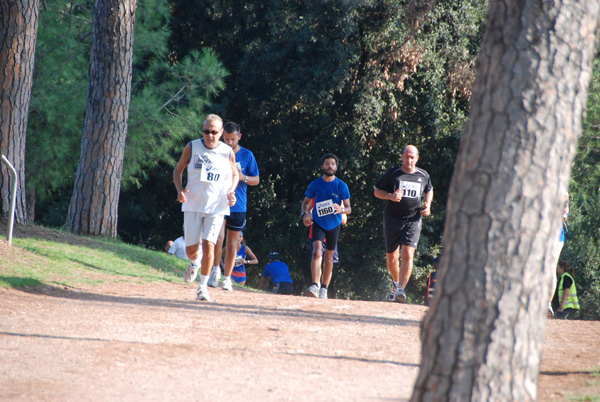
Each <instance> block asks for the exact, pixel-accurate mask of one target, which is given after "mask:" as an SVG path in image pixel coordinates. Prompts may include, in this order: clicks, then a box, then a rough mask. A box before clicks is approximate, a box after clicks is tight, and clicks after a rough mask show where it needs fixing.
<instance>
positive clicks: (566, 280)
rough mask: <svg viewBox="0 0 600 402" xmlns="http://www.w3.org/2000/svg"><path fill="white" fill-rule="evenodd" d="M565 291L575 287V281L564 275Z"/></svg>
mask: <svg viewBox="0 0 600 402" xmlns="http://www.w3.org/2000/svg"><path fill="white" fill-rule="evenodd" d="M562 281H563V289H570V288H571V286H573V280H572V279H571V278H570V277H569V276H568V275H563V277H562Z"/></svg>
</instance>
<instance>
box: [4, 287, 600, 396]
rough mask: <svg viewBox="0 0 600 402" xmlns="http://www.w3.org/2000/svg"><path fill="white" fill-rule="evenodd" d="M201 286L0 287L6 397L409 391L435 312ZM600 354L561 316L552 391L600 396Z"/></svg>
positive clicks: (546, 373) (547, 379)
mask: <svg viewBox="0 0 600 402" xmlns="http://www.w3.org/2000/svg"><path fill="white" fill-rule="evenodd" d="M194 294H195V286H193V285H186V284H183V283H181V284H170V283H154V284H146V285H137V284H131V283H122V284H119V285H114V284H111V285H110V286H106V287H104V288H102V287H93V288H89V289H72V288H69V289H65V288H52V287H45V288H42V289H36V290H29V291H28V290H13V289H0V300H1V301H2V302H1V304H0V384H1V386H0V400H2V401H15V400H27V401H140V400H143V401H145V402H147V401H171V400H178V401H218V400H232V401H238V400H239V401H242V400H244V401H246V400H251V401H282V400H291V401H298V400H307V399H308V400H312V401H333V400H346V401H391V400H399V401H403V400H407V399H408V398H409V397H410V394H411V390H412V385H413V383H414V380H415V378H416V375H417V371H418V365H419V361H420V341H419V326H420V320H421V319H422V317H423V315H424V314H425V312H426V307H422V306H414V305H397V304H392V303H383V302H357V301H347V300H327V301H322V300H319V299H310V298H305V297H298V296H275V295H271V294H264V293H255V292H250V291H243V290H235V291H234V292H231V293H229V292H224V291H222V290H221V289H214V290H213V291H212V292H211V296H212V297H213V302H211V303H199V302H196V301H195V300H194ZM565 344H568V345H570V349H565V348H564V347H563V345H565ZM599 349H600V323H599V322H583V321H578V322H564V321H550V322H549V325H548V331H547V341H546V343H545V346H544V357H543V363H542V375H541V376H540V392H539V398H540V400H542V401H567V400H569V399H568V398H569V396H571V395H573V393H575V395H588V396H589V395H600V385H598V383H599V382H600V381H599V380H596V382H595V385H594V384H592V385H590V382H592V381H593V377H592V373H593V370H594V368H596V369H597V368H598V367H600V353H598V350H599Z"/></svg>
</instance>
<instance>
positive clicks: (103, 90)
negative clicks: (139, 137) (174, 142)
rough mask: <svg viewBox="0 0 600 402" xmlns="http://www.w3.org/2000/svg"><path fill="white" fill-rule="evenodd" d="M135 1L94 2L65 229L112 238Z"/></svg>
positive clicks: (130, 62)
mask: <svg viewBox="0 0 600 402" xmlns="http://www.w3.org/2000/svg"><path fill="white" fill-rule="evenodd" d="M135 9H136V0H96V5H95V6H94V13H93V21H92V24H93V27H92V35H93V39H92V56H91V61H90V82H89V86H88V99H87V105H86V110H85V122H84V128H83V138H82V141H81V155H80V157H79V165H78V167H77V175H76V177H75V186H74V189H73V195H72V197H71V204H70V205H69V213H68V216H67V224H66V226H67V228H68V229H69V230H70V231H71V232H73V233H76V234H87V235H107V236H112V237H115V236H116V235H117V212H118V203H119V193H120V188H121V173H122V171H123V156H124V152H125V138H126V135H127V123H128V119H129V101H130V97H131V70H132V62H133V33H134V22H135Z"/></svg>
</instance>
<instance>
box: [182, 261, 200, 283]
mask: <svg viewBox="0 0 600 402" xmlns="http://www.w3.org/2000/svg"><path fill="white" fill-rule="evenodd" d="M198 268H199V267H198V266H197V265H195V264H194V263H193V262H190V265H188V266H187V268H186V269H185V274H183V281H184V282H187V283H190V282H194V280H195V279H196V276H197V275H198Z"/></svg>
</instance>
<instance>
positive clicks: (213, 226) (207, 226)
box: [183, 211, 225, 247]
mask: <svg viewBox="0 0 600 402" xmlns="http://www.w3.org/2000/svg"><path fill="white" fill-rule="evenodd" d="M224 219H225V215H208V214H205V213H202V212H192V211H186V212H184V213H183V230H184V232H185V236H184V237H185V246H186V247H189V246H193V245H194V244H198V243H202V240H203V239H204V240H206V241H209V242H211V243H213V244H217V240H218V239H219V233H220V232H221V226H223V220H224Z"/></svg>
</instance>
